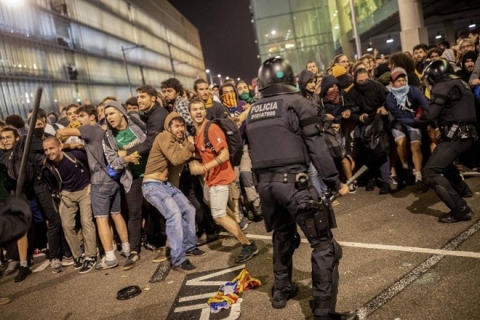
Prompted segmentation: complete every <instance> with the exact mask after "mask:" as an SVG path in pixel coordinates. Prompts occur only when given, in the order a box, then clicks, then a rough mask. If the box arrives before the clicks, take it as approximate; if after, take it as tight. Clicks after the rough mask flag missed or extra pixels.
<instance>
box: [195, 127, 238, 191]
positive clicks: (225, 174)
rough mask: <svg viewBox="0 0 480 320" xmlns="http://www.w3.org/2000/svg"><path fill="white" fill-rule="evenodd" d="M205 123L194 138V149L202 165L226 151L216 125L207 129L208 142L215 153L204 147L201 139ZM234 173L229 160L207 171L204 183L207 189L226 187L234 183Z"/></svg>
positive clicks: (224, 141) (225, 144) (222, 137)
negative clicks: (217, 186)
mask: <svg viewBox="0 0 480 320" xmlns="http://www.w3.org/2000/svg"><path fill="white" fill-rule="evenodd" d="M206 124H207V121H205V122H204V123H203V125H202V127H201V128H200V130H198V131H197V136H196V137H195V148H196V149H197V151H198V153H199V154H200V157H201V158H202V163H207V162H210V161H212V160H213V159H215V157H217V155H218V154H219V153H220V151H221V150H222V149H227V150H228V144H227V140H226V138H225V134H224V133H223V131H222V129H220V127H219V126H217V125H216V124H213V123H212V124H211V125H210V128H209V129H208V140H209V141H210V143H211V144H212V147H213V149H214V150H215V151H216V152H213V151H212V150H211V149H210V147H206V146H205V141H204V139H203V132H204V130H205V125H206ZM235 177H236V175H235V171H234V170H233V168H232V165H231V163H230V160H227V161H225V162H224V163H222V164H221V165H219V166H216V167H215V168H213V169H210V171H208V174H207V176H206V177H205V181H206V183H207V185H208V186H209V187H211V186H216V185H227V184H230V183H232V182H233V181H235Z"/></svg>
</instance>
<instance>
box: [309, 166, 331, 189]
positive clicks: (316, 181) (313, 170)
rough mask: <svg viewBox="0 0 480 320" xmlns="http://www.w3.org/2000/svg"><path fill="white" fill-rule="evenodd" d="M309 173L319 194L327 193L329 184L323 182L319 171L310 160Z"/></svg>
mask: <svg viewBox="0 0 480 320" xmlns="http://www.w3.org/2000/svg"><path fill="white" fill-rule="evenodd" d="M308 175H309V176H310V179H311V180H312V184H313V186H314V187H315V190H317V193H318V194H319V195H322V194H325V192H327V189H328V188H327V185H326V184H325V182H323V180H322V178H320V176H319V175H318V171H317V169H316V168H315V166H314V165H313V163H311V162H310V165H309V166H308Z"/></svg>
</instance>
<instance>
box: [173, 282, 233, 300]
mask: <svg viewBox="0 0 480 320" xmlns="http://www.w3.org/2000/svg"><path fill="white" fill-rule="evenodd" d="M224 283H225V282H224ZM216 294H217V291H215V292H210V293H204V294H197V295H196V296H188V297H184V298H180V299H179V300H178V302H185V301H193V300H200V299H208V298H211V297H213V296H215V295H216Z"/></svg>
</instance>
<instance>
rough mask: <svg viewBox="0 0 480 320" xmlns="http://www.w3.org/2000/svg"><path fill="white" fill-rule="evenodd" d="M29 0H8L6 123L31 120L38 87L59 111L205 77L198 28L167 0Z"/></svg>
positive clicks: (1, 70) (1, 31) (2, 48)
mask: <svg viewBox="0 0 480 320" xmlns="http://www.w3.org/2000/svg"><path fill="white" fill-rule="evenodd" d="M21 2H22V1H20V0H16V1H13V0H9V1H7V0H0V21H1V22H0V95H1V97H0V118H4V117H6V116H7V115H8V114H13V113H16V114H20V115H22V116H26V114H27V112H28V110H30V109H31V108H32V106H33V100H34V94H35V90H36V88H37V87H38V86H42V87H43V88H44V93H43V96H42V100H41V106H42V108H44V109H45V110H47V111H57V110H58V106H59V105H60V104H63V105H66V104H70V103H76V102H79V101H88V100H89V101H91V102H92V103H98V102H99V101H100V100H102V99H103V98H104V97H105V96H116V97H118V98H119V99H120V100H122V101H124V100H125V99H126V98H128V97H129V96H130V89H129V87H131V88H132V90H133V92H134V91H135V88H136V87H137V86H140V85H142V84H151V85H153V86H155V87H157V88H158V87H159V86H160V82H161V81H164V80H166V79H167V78H169V77H172V76H175V77H176V78H178V79H179V80H180V81H181V82H182V83H184V84H185V85H187V86H189V85H191V84H192V83H193V81H194V80H195V79H197V78H199V77H200V76H201V77H205V73H204V70H205V64H204V61H203V54H202V49H201V45H200V38H199V35H198V31H197V29H196V28H195V27H194V26H193V25H191V24H190V23H189V22H188V21H187V20H186V19H185V18H184V17H183V16H182V15H181V14H180V13H179V12H178V11H177V10H176V9H174V8H173V7H172V6H171V5H170V4H169V3H168V2H167V1H166V0H163V1H151V0H136V1H135V4H132V3H130V2H128V1H124V0H24V1H23V3H21ZM122 47H123V48H125V49H126V50H123V49H122ZM124 54H125V60H124V59H123V55H124ZM126 68H128V73H129V76H130V84H129V82H128V80H127V73H126Z"/></svg>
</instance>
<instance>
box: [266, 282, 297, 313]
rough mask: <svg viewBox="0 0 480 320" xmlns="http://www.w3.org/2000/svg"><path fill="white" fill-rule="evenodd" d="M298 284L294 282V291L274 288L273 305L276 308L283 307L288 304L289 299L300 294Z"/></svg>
mask: <svg viewBox="0 0 480 320" xmlns="http://www.w3.org/2000/svg"><path fill="white" fill-rule="evenodd" d="M298 291H299V290H298V286H297V284H296V283H295V282H292V291H290V292H285V291H278V290H277V291H275V290H274V289H273V288H272V307H274V308H275V309H283V308H285V306H286V305H287V301H288V300H290V299H292V298H295V297H296V296H297V294H298Z"/></svg>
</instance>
